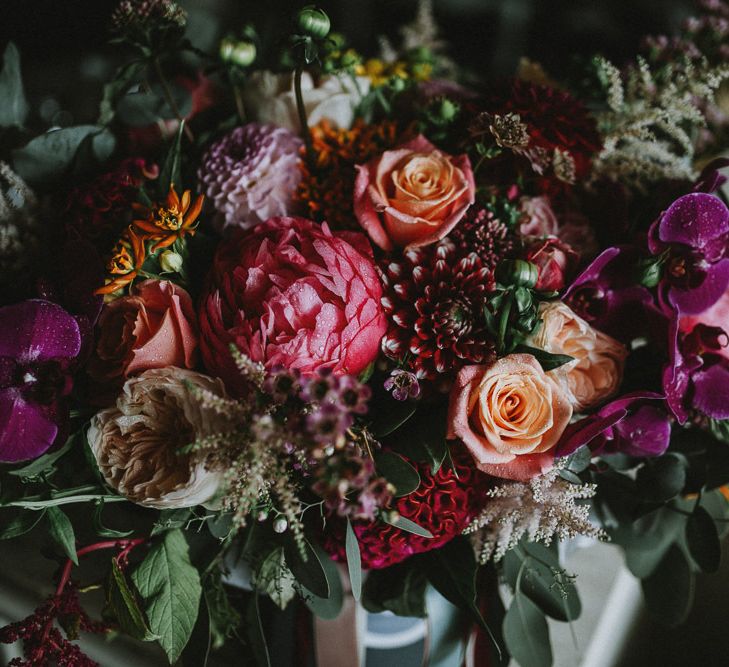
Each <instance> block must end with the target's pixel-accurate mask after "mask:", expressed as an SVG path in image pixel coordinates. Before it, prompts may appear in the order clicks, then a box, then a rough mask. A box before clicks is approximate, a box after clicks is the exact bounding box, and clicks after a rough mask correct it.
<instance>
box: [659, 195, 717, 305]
mask: <svg viewBox="0 0 729 667" xmlns="http://www.w3.org/2000/svg"><path fill="white" fill-rule="evenodd" d="M648 242H649V246H650V249H651V251H652V252H653V253H654V254H656V255H658V254H662V253H666V256H667V259H666V264H665V269H664V272H663V279H662V281H661V285H660V287H659V298H660V300H661V302H662V304H663V305H664V306H665V307H666V309H667V310H676V311H678V313H680V314H684V315H696V314H698V313H702V312H703V311H705V310H706V309H707V308H710V307H711V306H712V305H713V304H714V303H716V301H717V300H718V299H719V298H720V297H721V296H722V295H723V294H724V292H725V291H726V290H727V288H728V287H729V257H727V248H729V209H728V208H727V207H726V206H725V205H724V202H722V201H721V200H720V199H719V198H717V197H714V196H713V195H710V194H706V193H704V192H692V193H690V194H687V195H684V196H683V197H679V198H678V199H677V200H676V201H675V202H673V204H671V205H670V206H669V207H668V209H667V210H666V211H665V212H664V213H663V215H661V217H660V218H659V219H658V220H657V221H656V222H655V223H654V224H653V226H652V227H651V231H650V235H649V241H648Z"/></svg>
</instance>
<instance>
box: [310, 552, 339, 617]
mask: <svg viewBox="0 0 729 667" xmlns="http://www.w3.org/2000/svg"><path fill="white" fill-rule="evenodd" d="M312 548H313V549H314V551H315V552H316V555H317V558H318V559H319V562H320V563H321V566H322V569H323V570H324V575H325V576H326V578H327V587H328V589H329V596H328V597H327V598H321V597H318V596H316V595H314V594H313V593H312V592H311V591H308V589H307V590H306V591H305V595H304V601H305V602H306V606H307V607H309V609H311V611H312V612H313V613H314V614H316V615H317V616H318V617H319V618H323V619H325V620H331V619H333V618H336V617H337V616H339V612H340V611H341V610H342V604H343V602H344V591H343V589H342V578H341V575H340V573H339V568H338V566H337V564H336V563H335V562H334V561H333V560H332V559H331V558H330V557H329V554H327V553H326V552H325V551H324V550H323V549H322V548H321V547H320V546H319V545H316V544H315V545H314V546H313V547H312ZM307 593H308V594H307Z"/></svg>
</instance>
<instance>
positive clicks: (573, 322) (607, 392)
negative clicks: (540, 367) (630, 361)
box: [529, 301, 628, 411]
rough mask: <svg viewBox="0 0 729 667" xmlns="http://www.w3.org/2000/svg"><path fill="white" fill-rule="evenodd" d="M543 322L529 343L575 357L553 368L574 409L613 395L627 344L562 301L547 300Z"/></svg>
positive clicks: (625, 355) (597, 402)
mask: <svg viewBox="0 0 729 667" xmlns="http://www.w3.org/2000/svg"><path fill="white" fill-rule="evenodd" d="M540 314H541V317H542V326H541V327H539V328H538V329H537V331H536V333H535V334H534V335H533V336H532V338H531V340H530V341H529V344H530V345H532V346H534V347H537V348H539V349H541V350H546V351H547V352H552V353H555V354H568V355H569V356H571V357H574V360H573V361H570V362H569V363H567V364H564V365H563V366H560V367H559V368H557V369H555V370H553V371H551V372H550V374H551V375H553V376H554V377H555V379H557V380H558V381H559V382H560V383H561V384H562V385H563V387H564V388H565V390H566V391H568V392H569V394H570V400H571V402H572V405H573V407H574V409H575V410H578V411H580V410H585V409H588V408H592V407H595V406H597V405H599V404H600V403H603V402H604V401H605V400H607V399H608V398H610V396H612V395H613V394H614V393H615V392H616V391H617V390H618V387H619V386H620V382H621V380H622V378H623V369H624V367H625V359H626V357H627V356H628V350H627V349H626V347H625V346H624V345H623V344H622V343H620V342H618V341H617V340H615V339H614V338H612V337H611V336H608V335H607V334H605V333H603V332H602V331H598V330H597V329H593V328H592V327H591V326H590V325H589V324H588V323H587V322H586V321H585V320H583V319H582V318H581V317H580V316H579V315H577V314H576V313H574V312H573V311H572V310H571V309H570V307H569V306H567V305H566V304H564V303H562V302H561V301H553V302H551V303H544V304H543V305H542V307H541V310H540Z"/></svg>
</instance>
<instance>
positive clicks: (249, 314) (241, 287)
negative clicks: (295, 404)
mask: <svg viewBox="0 0 729 667" xmlns="http://www.w3.org/2000/svg"><path fill="white" fill-rule="evenodd" d="M381 296H382V287H381V285H380V280H379V277H378V275H377V272H376V270H375V266H374V262H373V259H372V250H371V247H370V245H369V243H368V242H367V239H366V238H365V236H364V235H362V234H359V233H356V232H350V233H341V234H336V235H335V234H332V232H331V231H329V228H328V226H327V225H326V224H324V225H319V224H317V223H315V222H311V221H310V220H305V219H303V218H284V217H280V218H271V219H270V220H268V221H267V222H264V223H263V224H261V225H258V227H256V228H254V229H253V230H252V231H248V232H236V233H234V234H233V235H232V236H231V237H230V238H229V239H228V240H226V241H223V242H222V243H221V244H220V246H219V248H218V251H217V254H216V256H215V259H214V261H213V267H212V270H211V273H210V275H209V277H208V286H207V292H206V293H205V294H204V296H203V299H202V301H201V307H200V330H201V344H200V347H201V350H202V355H203V361H204V363H205V367H206V368H207V369H208V371H210V373H212V374H214V375H216V376H219V377H221V378H222V379H223V381H224V382H225V383H226V385H227V387H228V388H229V389H230V390H232V391H241V390H242V389H243V385H242V383H241V379H240V375H239V373H238V371H237V369H236V367H235V364H234V363H233V360H232V358H231V354H230V349H229V346H230V344H231V343H233V344H235V345H236V346H237V347H238V349H240V351H241V352H242V353H243V354H246V355H247V356H249V357H250V358H251V359H253V360H254V361H259V362H262V363H264V364H265V365H266V367H267V368H272V367H274V366H279V365H280V366H284V367H286V368H290V369H298V370H300V371H301V372H302V373H304V374H306V375H309V374H312V373H314V372H316V371H317V370H318V369H319V368H331V369H332V371H333V372H335V373H338V374H351V375H355V374H357V373H359V372H360V371H362V370H364V368H366V366H367V365H368V364H369V363H370V362H372V361H373V360H374V359H375V358H376V357H377V354H378V351H379V348H380V341H381V340H382V337H383V335H384V334H385V330H386V328H387V323H386V319H385V315H384V312H383V310H382V307H381V305H380V297H381Z"/></svg>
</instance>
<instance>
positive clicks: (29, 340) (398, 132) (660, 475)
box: [0, 0, 729, 667]
mask: <svg viewBox="0 0 729 667" xmlns="http://www.w3.org/2000/svg"><path fill="white" fill-rule="evenodd" d="M701 12H702V13H701V15H700V16H699V17H697V18H692V19H689V20H688V21H686V23H685V24H684V26H683V28H682V31H681V32H680V34H678V35H676V36H674V37H670V38H668V37H651V38H647V39H646V40H645V43H644V45H643V47H642V50H641V52H640V55H638V56H637V57H636V59H635V60H634V61H633V62H630V63H628V64H627V65H625V66H624V67H623V68H618V67H616V66H615V65H613V64H611V63H610V62H608V61H607V60H605V59H604V58H601V57H596V58H594V59H593V60H591V61H589V62H585V63H584V67H583V69H582V70H581V71H579V73H577V74H576V75H575V76H574V77H572V78H569V77H564V78H561V79H559V80H558V79H556V78H552V76H550V74H548V73H546V72H545V71H544V70H543V68H541V67H540V66H539V64H537V63H533V62H527V61H522V63H521V65H520V67H519V71H518V73H517V75H516V76H515V77H514V78H513V79H510V80H506V81H496V82H494V81H490V82H483V81H469V82H468V83H464V81H463V79H461V78H460V74H461V73H459V71H458V70H457V68H455V67H454V64H453V63H452V62H451V61H450V60H449V59H448V58H447V57H446V56H445V54H444V53H443V51H442V49H443V44H442V42H440V41H439V40H438V38H437V33H436V30H435V26H434V22H433V20H432V15H431V14H430V13H429V5H428V4H427V3H423V5H422V6H421V9H420V11H419V13H418V17H417V19H416V22H415V24H413V25H410V26H407V27H406V28H404V29H403V30H402V43H401V44H391V43H389V42H387V41H385V40H383V42H382V44H381V47H382V48H381V53H380V54H379V55H378V56H373V57H370V58H368V57H366V56H364V55H361V54H360V53H357V52H355V51H354V50H353V49H351V48H349V47H348V46H347V42H346V39H345V37H344V36H342V35H340V34H337V33H335V32H332V31H331V26H330V21H329V18H328V17H327V15H326V14H325V13H324V12H323V11H322V10H321V9H319V8H317V7H313V6H309V7H305V8H303V9H301V10H300V11H299V12H298V13H297V14H296V15H295V17H294V18H293V20H292V22H291V27H290V30H288V32H287V31H286V30H285V29H282V30H281V33H280V34H279V35H278V36H277V39H276V40H275V41H273V42H270V41H269V42H266V40H263V39H261V38H259V36H258V35H257V33H256V30H255V26H245V27H244V28H242V29H241V30H240V31H239V32H237V33H231V34H230V35H229V36H228V37H226V38H225V39H223V41H222V42H221V43H220V48H219V52H217V53H206V52H203V51H201V50H199V49H197V48H196V47H195V46H194V45H193V44H192V43H191V42H190V41H189V40H188V39H187V38H186V36H185V26H186V15H185V12H184V11H183V10H182V9H180V8H179V7H178V6H177V5H176V4H175V3H174V2H172V1H171V0H124V1H123V2H121V4H120V5H119V6H118V8H117V9H116V10H115V11H114V13H113V16H112V17H111V29H112V33H113V39H114V40H115V42H116V43H117V44H118V45H120V47H124V48H125V49H126V51H125V52H126V53H128V55H129V59H128V60H127V61H126V62H125V63H124V64H123V66H122V67H120V69H119V70H118V71H117V73H116V75H115V76H114V77H113V78H112V79H111V80H110V81H109V82H108V83H107V85H106V86H105V87H104V90H103V97H102V101H101V105H100V110H99V117H98V122H97V123H96V124H93V125H79V126H71V127H62V128H51V129H50V130H48V131H46V132H41V133H38V132H34V131H33V130H32V127H33V124H34V122H35V121H34V116H33V115H32V114H30V111H29V108H28V104H27V102H26V98H25V95H24V92H23V85H22V78H21V71H20V56H19V53H18V51H17V49H16V48H15V46H14V45H13V44H12V43H10V44H8V45H7V47H6V48H5V51H4V61H3V69H2V73H0V98H1V99H2V100H3V103H2V107H1V108H0V158H2V160H3V161H2V162H0V184H1V186H2V191H1V194H2V196H1V197H0V274H1V276H2V281H1V283H0V284H1V288H0V299H2V302H1V303H2V306H1V307H0V461H2V466H1V467H0V540H11V539H15V538H19V537H20V536H22V535H25V534H28V533H30V532H31V531H34V533H40V534H42V536H43V537H47V538H48V540H47V542H48V543H49V544H50V545H52V546H51V547H50V549H47V550H46V551H45V553H47V554H48V555H49V557H51V558H57V560H58V564H59V567H58V575H57V579H56V581H55V582H54V583H53V584H51V582H49V589H50V588H51V586H55V592H54V593H52V594H51V595H50V596H49V597H48V599H47V601H45V602H44V603H43V604H42V605H41V606H40V607H39V608H38V609H37V610H36V611H35V612H34V613H33V614H32V615H30V616H29V617H28V618H27V619H25V620H18V621H17V622H14V623H11V624H10V625H7V626H6V627H4V628H2V629H1V630H0V642H4V643H14V642H18V641H19V642H21V644H22V651H23V652H24V656H25V658H16V659H14V660H13V661H12V663H11V664H13V665H36V666H39V665H41V666H42V665H74V666H81V665H92V664H95V663H94V662H93V661H92V660H91V659H90V658H88V657H87V656H86V655H84V653H83V652H82V650H83V645H84V642H83V638H81V641H80V643H76V642H75V641H74V640H76V639H78V637H79V634H80V633H88V632H90V633H101V634H110V633H123V634H126V635H129V636H131V637H132V638H134V639H137V640H142V641H156V642H159V644H160V645H161V647H162V649H164V651H165V653H166V655H167V658H168V659H169V662H170V663H171V664H172V663H174V664H184V665H195V666H199V665H204V664H207V660H208V653H209V652H210V650H211V649H220V648H221V647H223V646H224V645H225V644H226V643H227V642H234V643H238V644H239V646H240V647H242V648H240V650H241V651H244V652H245V655H246V656H247V657H248V659H249V660H250V664H267V663H269V662H270V652H269V648H268V647H267V640H268V639H270V623H271V622H272V619H275V617H276V609H277V608H281V609H284V608H287V607H288V608H289V609H293V613H294V616H293V617H291V616H290V617H289V618H294V617H295V618H296V619H297V620H296V622H295V625H296V627H297V628H298V630H297V631H295V630H293V629H292V630H291V635H292V636H293V635H296V637H297V651H298V655H299V656H308V655H310V651H312V646H311V641H310V636H311V632H310V624H311V623H312V617H318V618H320V619H334V618H337V617H338V615H339V614H340V610H341V609H342V608H343V606H346V605H347V604H349V603H351V602H352V599H353V601H354V602H356V604H359V605H363V606H364V608H365V609H367V610H370V611H373V612H378V611H383V610H389V611H391V612H394V613H395V614H399V615H405V616H421V617H422V616H424V615H425V614H426V605H425V596H426V592H427V591H428V590H433V589H434V590H435V591H437V593H438V594H440V595H441V596H443V597H444V598H445V599H446V600H448V601H449V602H450V603H452V604H453V605H454V606H455V607H457V608H458V609H459V610H461V611H462V612H463V614H462V615H461V616H459V618H460V619H461V621H462V623H461V626H460V629H459V632H458V634H459V636H461V637H462V638H463V645H464V646H465V643H466V642H470V645H471V649H470V650H471V655H473V656H475V658H474V662H473V664H476V665H496V664H506V663H507V662H508V659H509V656H512V657H513V658H514V659H515V660H516V661H517V662H518V663H519V664H520V665H522V666H523V667H539V666H542V665H549V664H551V661H552V655H551V649H550V644H549V635H548V630H547V623H546V619H545V616H549V617H552V618H555V619H559V620H563V621H571V620H573V619H575V618H576V617H577V615H578V614H579V612H580V601H579V597H578V593H577V588H576V584H575V578H574V576H572V575H570V574H569V573H568V572H566V571H565V569H564V568H563V567H562V566H561V565H560V561H559V551H558V549H557V545H558V544H559V543H560V542H562V541H565V540H569V539H571V538H574V537H576V536H579V535H582V536H588V537H590V538H596V539H602V540H612V541H613V542H615V543H617V544H618V545H620V546H621V547H623V548H624V550H625V553H626V558H627V565H628V567H629V568H630V570H631V571H632V572H633V573H634V574H635V575H636V576H638V577H639V578H640V579H641V580H642V586H643V590H644V593H645V598H646V601H647V604H648V607H649V608H650V609H652V610H654V611H655V612H656V613H657V614H658V615H659V616H660V617H661V618H662V619H663V620H665V621H666V622H668V623H670V624H678V623H680V622H681V620H682V619H683V618H684V617H685V615H686V613H687V611H688V609H689V607H690V603H691V591H692V582H693V579H694V576H695V573H696V572H698V571H708V572H711V571H715V570H716V569H717V568H718V567H719V560H720V542H719V540H720V535H721V534H723V533H724V530H725V527H726V522H727V521H729V491H728V490H727V489H728V487H727V486H725V484H727V483H729V347H728V345H729V333H728V332H729V209H728V208H727V203H726V195H725V194H724V193H723V192H722V190H721V186H722V183H723V181H724V180H725V179H724V177H723V176H722V175H721V173H720V170H721V169H722V168H723V167H724V166H726V165H727V164H729V161H728V160H726V159H721V158H720V155H721V152H722V150H723V149H725V148H726V147H727V145H729V143H728V139H729V103H728V102H727V100H729V82H728V81H727V79H729V67H728V66H727V64H726V63H727V60H728V56H729V53H728V49H729V42H728V41H727V36H728V35H729V5H727V4H726V3H725V2H722V1H721V0H705V1H704V2H702V3H701ZM24 539H26V538H24ZM38 548H41V547H40V546H39V547H38ZM90 560H94V561H98V562H97V565H103V573H102V574H101V575H94V577H95V578H93V579H91V580H90V579H89V578H88V577H89V575H88V574H85V566H86V564H87V563H88V561H90ZM4 562H5V564H6V567H8V568H11V569H12V567H13V557H12V556H5V558H4ZM241 573H242V574H241ZM235 576H237V577H238V578H239V579H240V578H243V579H245V582H246V583H245V585H244V586H243V587H242V588H241V587H240V586H239V587H235V586H233V585H232V581H233V579H234V577H235ZM504 586H506V587H508V589H510V592H511V595H510V596H507V597H509V599H510V600H511V601H510V606H509V607H508V609H506V608H505V607H504V604H503V601H502V598H501V597H500V591H501V592H502V593H503V591H504ZM98 588H101V589H103V593H104V594H103V602H102V605H101V606H102V608H101V609H100V610H97V611H98V613H96V612H94V613H93V614H90V613H89V612H87V611H85V606H86V605H85V603H84V601H85V599H86V597H87V592H88V591H89V590H92V589H98ZM92 615H93V617H94V618H93V620H92ZM267 628H268V629H269V630H267ZM267 635H268V636H267ZM459 650H460V649H459ZM350 657H351V656H350ZM239 658H240V654H239ZM346 659H348V658H347V657H343V658H342V660H343V661H346ZM301 660H302V661H303V660H304V658H303V657H302V658H301ZM245 664H249V662H246V663H245ZM300 664H303V663H300ZM340 664H341V663H340Z"/></svg>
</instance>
